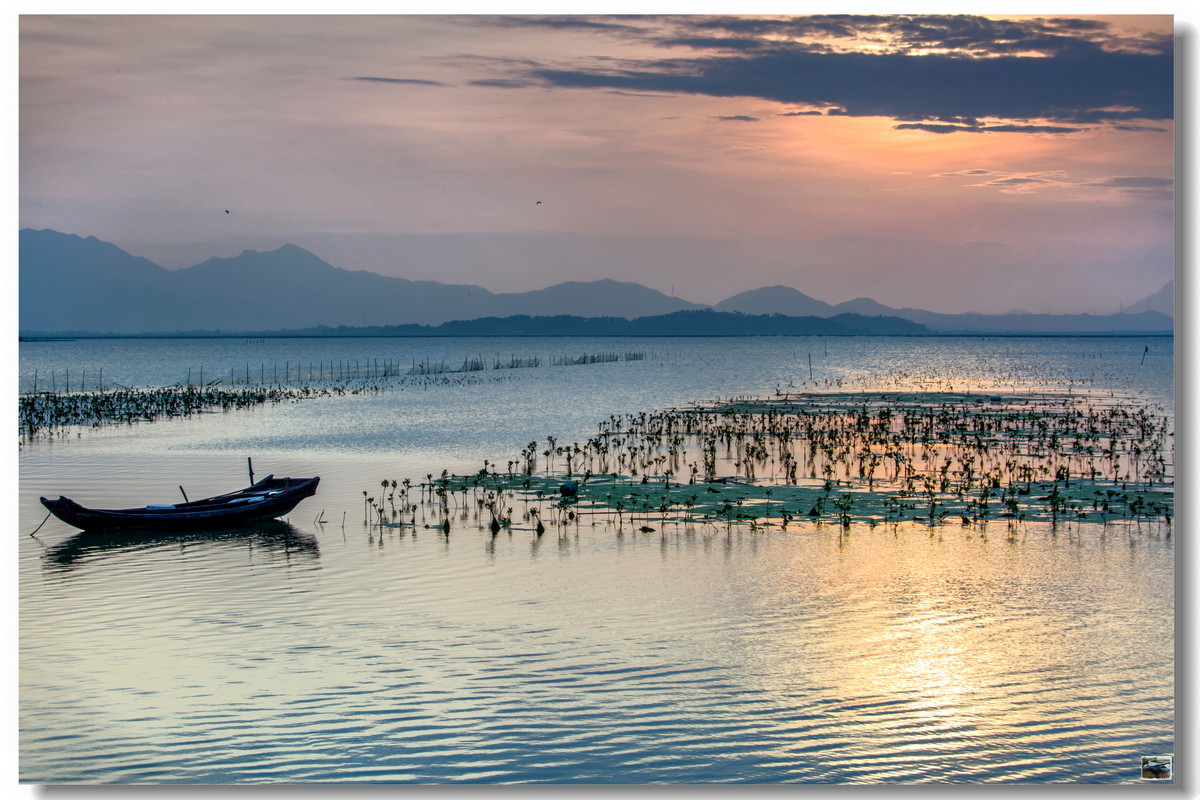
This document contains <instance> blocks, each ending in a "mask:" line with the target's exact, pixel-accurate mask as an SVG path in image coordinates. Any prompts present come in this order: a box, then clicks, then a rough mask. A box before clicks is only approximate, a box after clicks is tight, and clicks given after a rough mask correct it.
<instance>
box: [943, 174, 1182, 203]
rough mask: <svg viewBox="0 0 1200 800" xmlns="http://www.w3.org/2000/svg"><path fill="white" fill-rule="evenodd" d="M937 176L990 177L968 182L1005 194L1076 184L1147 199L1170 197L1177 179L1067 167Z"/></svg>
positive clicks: (1078, 187)
mask: <svg viewBox="0 0 1200 800" xmlns="http://www.w3.org/2000/svg"><path fill="white" fill-rule="evenodd" d="M933 177H935V178H988V179H989V180H985V181H982V182H980V183H968V184H966V185H967V186H976V187H987V188H993V189H999V190H1000V191H1001V192H1003V193H1005V194H1031V193H1033V192H1036V191H1037V190H1039V189H1047V188H1072V189H1082V190H1090V189H1115V190H1118V191H1120V192H1124V193H1128V194H1132V195H1136V196H1138V197H1141V198H1143V199H1147V198H1151V197H1155V198H1170V197H1171V195H1172V194H1173V193H1174V189H1175V181H1174V179H1172V178H1158V177H1154V176H1136V177H1110V178H1100V179H1097V180H1085V181H1081V180H1073V179H1072V178H1071V177H1070V175H1068V173H1067V172H1066V171H1064V170H1046V171H1043V172H1025V173H1012V172H998V171H996V170H990V169H965V170H959V171H956V172H940V173H937V174H936V175H934V176H933Z"/></svg>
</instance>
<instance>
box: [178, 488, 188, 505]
mask: <svg viewBox="0 0 1200 800" xmlns="http://www.w3.org/2000/svg"><path fill="white" fill-rule="evenodd" d="M179 491H180V492H182V493H183V502H185V503H186V502H188V499H187V492H184V491H183V487H182V486H180V487H179Z"/></svg>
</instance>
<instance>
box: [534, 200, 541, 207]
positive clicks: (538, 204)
mask: <svg viewBox="0 0 1200 800" xmlns="http://www.w3.org/2000/svg"><path fill="white" fill-rule="evenodd" d="M541 204H542V201H541V200H538V201H537V202H536V203H534V205H537V206H540V205H541Z"/></svg>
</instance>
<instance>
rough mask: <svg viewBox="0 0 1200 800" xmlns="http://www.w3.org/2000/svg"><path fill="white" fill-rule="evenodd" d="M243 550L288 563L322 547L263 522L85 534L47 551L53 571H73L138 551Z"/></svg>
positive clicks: (314, 555) (313, 555)
mask: <svg viewBox="0 0 1200 800" xmlns="http://www.w3.org/2000/svg"><path fill="white" fill-rule="evenodd" d="M214 547H217V548H222V549H225V550H228V549H231V548H234V547H244V548H246V550H247V552H248V553H249V554H253V553H254V552H255V551H263V550H265V551H267V552H269V553H272V554H276V555H282V556H284V557H286V558H288V559H290V558H293V557H296V558H302V559H317V558H319V557H320V547H319V546H318V544H317V538H316V537H315V536H313V535H312V534H308V533H301V532H300V531H298V530H296V528H295V527H294V526H292V525H290V524H289V523H287V522H283V521H281V520H264V521H262V522H256V523H252V524H245V525H237V526H230V527H228V528H208V529H205V530H202V531H178V530H171V529H167V528H164V529H161V530H155V529H149V530H137V531H131V530H127V531H121V530H112V531H83V532H81V533H77V534H76V535H74V536H72V537H71V538H70V539H67V540H66V541H64V542H61V543H59V544H57V545H53V546H50V547H48V548H47V550H46V553H45V556H44V558H45V562H46V566H47V567H48V568H50V569H56V570H57V569H72V568H75V567H78V566H80V565H81V564H83V563H85V562H92V561H95V560H96V559H97V557H103V556H106V555H111V554H117V553H128V552H132V551H137V550H163V549H166V548H179V550H180V551H192V550H196V549H208V548H214Z"/></svg>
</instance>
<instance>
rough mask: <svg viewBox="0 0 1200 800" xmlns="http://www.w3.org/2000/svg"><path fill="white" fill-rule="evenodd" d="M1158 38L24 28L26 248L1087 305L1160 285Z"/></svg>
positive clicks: (583, 29)
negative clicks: (43, 233)
mask: <svg viewBox="0 0 1200 800" xmlns="http://www.w3.org/2000/svg"><path fill="white" fill-rule="evenodd" d="M1172 25H1173V20H1172V18H1171V17H1169V16H1156V17H1155V16H1151V17H1142V16H1128V17H1070V18H1064V17H1009V18H991V17H980V16H968V15H961V16H919V17H900V16H887V15H857V16H848V17H847V16H815V17H796V18H786V17H734V16H721V15H707V14H706V15H687V16H678V15H676V16H666V17H652V16H636V17H634V16H613V17H606V16H532V15H523V16H482V15H471V16H442V17H437V16H361V15H360V16H345V17H336V16H180V17H155V16H92V17H85V16H52V17H50V16H23V17H22V18H21V20H20V23H19V33H20V54H19V58H20V97H19V106H20V118H19V147H20V163H19V168H20V178H19V180H20V199H19V216H20V220H19V223H20V227H33V228H53V229H55V230H59V231H62V232H65V233H74V234H78V235H81V236H96V237H97V238H99V239H103V240H105V241H110V242H113V243H115V244H117V245H118V246H120V247H122V248H124V249H126V250H128V251H130V252H131V253H133V254H135V255H140V256H145V257H147V258H150V259H151V260H153V261H155V262H156V263H159V264H161V265H162V266H164V267H169V268H178V267H186V266H191V265H193V264H196V263H198V262H200V261H202V260H204V259H206V258H208V257H210V256H232V255H236V254H237V253H239V252H241V251H242V250H243V249H254V250H270V249H274V248H275V247H278V246H280V245H282V244H284V243H287V242H292V243H295V244H298V245H300V246H302V247H305V248H307V249H309V250H311V251H313V252H314V253H316V254H317V255H319V256H321V257H322V258H324V259H325V260H327V261H329V262H330V263H331V264H333V265H334V266H337V267H342V268H346V269H369V270H371V271H374V272H379V273H382V274H387V275H395V276H399V277H406V278H414V279H430V280H439V281H443V282H449V283H472V284H478V285H482V286H484V287H486V288H488V289H491V290H493V291H520V290H527V289H534V288H541V287H544V286H547V285H550V284H553V283H558V282H561V281H564V280H595V279H599V278H614V279H617V280H629V281H637V282H639V283H642V284H645V285H647V286H651V287H653V288H656V289H660V290H662V291H664V292H674V294H676V295H677V296H679V297H682V298H684V299H687V300H692V301H695V302H704V303H715V302H718V301H720V300H722V299H724V298H725V297H728V296H730V295H732V294H735V293H736V292H739V291H742V290H745V289H753V288H758V287H760V286H768V285H774V284H784V285H788V286H792V287H795V288H797V289H799V290H800V291H803V292H805V293H807V294H809V295H812V296H814V297H816V298H818V299H821V300H826V301H828V302H833V303H836V302H841V301H844V300H849V299H852V298H855V297H860V296H869V297H873V298H874V299H876V300H878V301H880V302H883V303H886V304H888V305H891V306H895V307H901V306H912V307H920V308H928V309H932V310H938V311H967V310H971V311H983V312H1004V311H1009V310H1013V309H1024V310H1028V311H1035V312H1041V311H1054V312H1080V311H1087V312H1101V313H1110V312H1115V311H1116V310H1117V309H1118V308H1119V304H1120V303H1122V302H1123V303H1126V304H1128V303H1132V302H1134V301H1136V300H1139V299H1141V298H1143V297H1145V296H1146V295H1149V294H1151V293H1153V292H1155V291H1157V290H1158V289H1159V288H1161V287H1162V285H1163V284H1164V283H1165V282H1166V281H1168V280H1170V279H1171V277H1172V275H1173V264H1174V261H1173V259H1174V223H1175V218H1174V210H1173V209H1174V196H1175V181H1174V169H1175V165H1174V153H1173V147H1174V127H1175V126H1174V116H1175V113H1174V100H1173V91H1174V83H1173V66H1172V62H1173V59H1174V55H1175V54H1174V47H1173V39H1172ZM539 201H540V203H539ZM226 211H228V213H226Z"/></svg>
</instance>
